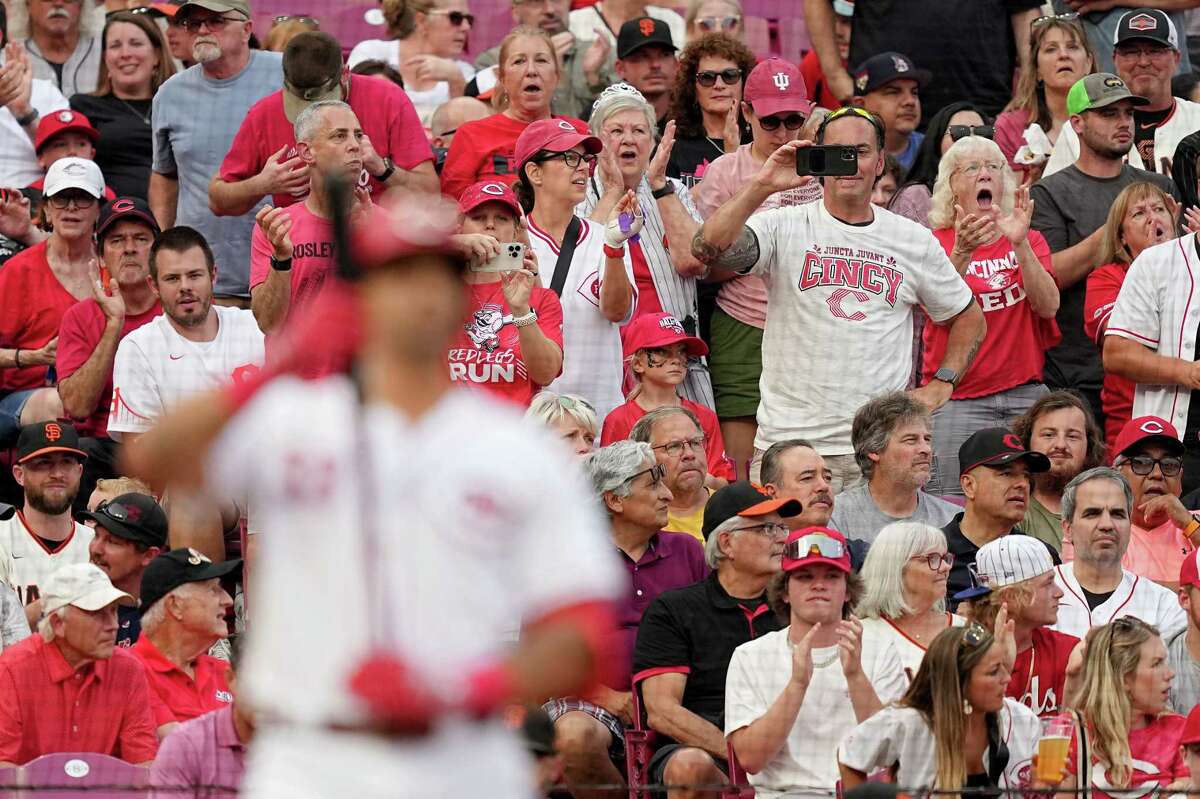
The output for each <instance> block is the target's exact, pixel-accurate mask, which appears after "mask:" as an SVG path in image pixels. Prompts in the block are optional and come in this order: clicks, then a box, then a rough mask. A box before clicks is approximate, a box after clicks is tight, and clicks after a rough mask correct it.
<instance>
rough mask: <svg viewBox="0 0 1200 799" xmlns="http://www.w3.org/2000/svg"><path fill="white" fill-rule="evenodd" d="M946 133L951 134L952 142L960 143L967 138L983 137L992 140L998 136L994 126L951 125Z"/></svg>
mask: <svg viewBox="0 0 1200 799" xmlns="http://www.w3.org/2000/svg"><path fill="white" fill-rule="evenodd" d="M946 132H947V133H949V134H950V141H958V140H959V139H963V138H966V137H967V136H982V137H983V138H985V139H990V138H992V137H993V136H994V135H996V128H995V127H993V126H992V125H951V126H950V127H948V128H946Z"/></svg>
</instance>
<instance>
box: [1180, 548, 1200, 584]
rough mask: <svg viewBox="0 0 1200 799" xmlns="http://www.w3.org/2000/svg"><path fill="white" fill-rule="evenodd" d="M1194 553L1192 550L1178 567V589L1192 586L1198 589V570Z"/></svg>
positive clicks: (1199, 578)
mask: <svg viewBox="0 0 1200 799" xmlns="http://www.w3.org/2000/svg"><path fill="white" fill-rule="evenodd" d="M1196 551H1197V550H1194V549H1193V550H1192V551H1191V552H1189V553H1188V554H1187V557H1185V558H1184V559H1183V563H1181V564H1180V566H1179V587H1180V588H1183V587H1184V586H1186V585H1194V586H1197V587H1200V568H1197V566H1196Z"/></svg>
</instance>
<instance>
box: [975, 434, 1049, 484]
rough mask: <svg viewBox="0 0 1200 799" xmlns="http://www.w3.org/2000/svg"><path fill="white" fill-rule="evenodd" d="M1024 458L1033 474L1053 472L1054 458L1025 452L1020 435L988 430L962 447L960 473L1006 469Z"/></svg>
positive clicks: (1026, 450) (1030, 451)
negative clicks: (988, 467) (1007, 465)
mask: <svg viewBox="0 0 1200 799" xmlns="http://www.w3.org/2000/svg"><path fill="white" fill-rule="evenodd" d="M1021 459H1024V460H1025V461H1026V462H1027V463H1028V464H1029V471H1031V472H1035V473H1036V472H1046V471H1049V470H1050V459H1049V458H1047V457H1046V456H1045V455H1043V454H1042V453H1040V452H1034V451H1032V450H1028V449H1025V445H1024V444H1022V443H1021V439H1020V437H1019V436H1017V434H1016V433H1014V432H1013V431H1011V430H1009V429H1008V428H1006V427H985V428H984V429H983V430H978V431H976V432H975V433H973V434H972V435H971V437H970V438H968V439H967V440H966V441H964V442H963V444H962V446H961V447H959V448H958V464H959V466H958V473H959V474H960V475H962V474H966V473H967V472H969V471H971V470H972V469H974V468H976V467H977V466H1003V465H1004V464H1006V463H1012V462H1013V461H1015V460H1021Z"/></svg>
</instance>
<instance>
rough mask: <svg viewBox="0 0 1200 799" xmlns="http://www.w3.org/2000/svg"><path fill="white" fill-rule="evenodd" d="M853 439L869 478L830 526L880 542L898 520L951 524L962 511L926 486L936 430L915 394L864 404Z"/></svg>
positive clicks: (843, 502)
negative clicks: (879, 537) (926, 490)
mask: <svg viewBox="0 0 1200 799" xmlns="http://www.w3.org/2000/svg"><path fill="white" fill-rule="evenodd" d="M850 442H851V444H852V445H853V447H854V460H855V462H856V463H857V464H858V468H859V469H860V470H861V471H862V473H863V477H864V478H866V481H867V482H866V483H864V484H861V485H858V486H855V487H854V488H850V489H847V490H846V491H843V492H842V493H840V494H838V497H837V508H836V509H835V510H834V512H833V517H832V520H831V525H830V526H832V527H833V528H834V529H835V530H838V531H840V532H842V533H844V534H845V535H846V537H847V538H856V539H860V540H863V541H867V542H870V541H874V540H875V536H877V535H879V531H880V530H882V529H883V528H884V527H887V526H888V525H889V524H892V523H893V522H923V523H925V524H928V525H932V526H933V527H945V526H946V525H947V524H949V523H950V520H951V519H953V518H954V516H955V514H957V513H958V512H959V511H960V509H959V508H958V507H957V506H955V505H952V504H950V503H949V502H947V501H946V500H944V499H941V498H940V497H935V496H933V495H932V494H929V493H926V492H925V490H924V488H925V484H926V483H928V482H929V480H930V478H931V477H932V475H933V468H934V455H933V434H932V431H931V425H930V416H929V409H928V408H927V407H926V406H925V405H924V404H922V403H921V402H918V401H917V400H915V399H913V398H912V396H911V395H909V394H907V393H905V392H903V391H893V392H891V393H889V394H884V395H882V396H880V397H876V398H875V399H873V400H871V401H870V402H868V403H866V404H865V405H863V406H862V407H861V408H859V409H858V412H857V413H855V414H854V422H853V424H852V425H851V427H850ZM763 462H764V464H765V463H766V459H765V458H764V460H763ZM764 471H765V470H764ZM764 479H765V478H764Z"/></svg>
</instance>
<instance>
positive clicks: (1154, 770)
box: [1067, 713, 1188, 799]
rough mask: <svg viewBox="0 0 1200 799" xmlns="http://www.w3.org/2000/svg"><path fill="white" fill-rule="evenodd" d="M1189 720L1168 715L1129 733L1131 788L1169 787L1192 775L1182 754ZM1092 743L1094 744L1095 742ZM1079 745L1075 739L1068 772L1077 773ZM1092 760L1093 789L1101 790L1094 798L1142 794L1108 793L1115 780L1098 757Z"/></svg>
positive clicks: (1068, 762)
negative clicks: (1182, 744)
mask: <svg viewBox="0 0 1200 799" xmlns="http://www.w3.org/2000/svg"><path fill="white" fill-rule="evenodd" d="M1185 721H1186V719H1184V717H1183V716H1180V715H1176V714H1175V713H1164V714H1163V715H1161V716H1159V717H1158V718H1156V719H1155V720H1154V721H1153V722H1151V723H1150V724H1148V725H1146V726H1145V727H1142V728H1141V729H1140V730H1130V731H1129V755H1130V757H1131V758H1132V760H1133V773H1132V774H1131V775H1130V778H1129V788H1130V789H1133V788H1137V787H1138V786H1140V785H1158V786H1160V787H1166V786H1167V785H1170V784H1171V783H1172V782H1174V781H1175V780H1177V779H1182V778H1185V777H1187V776H1188V767H1187V764H1186V763H1184V761H1183V755H1181V754H1180V753H1179V739H1180V738H1181V737H1183V725H1184V722H1185ZM1089 743H1092V742H1091V740H1089ZM1076 744H1077V741H1076V739H1075V738H1072V739H1071V753H1070V756H1069V757H1068V758H1067V773H1073V772H1074V771H1075V747H1076ZM1092 760H1093V765H1092V786H1093V788H1099V789H1101V790H1093V791H1092V796H1093V797H1099V799H1117V797H1122V796H1124V797H1129V796H1136V795H1140V794H1139V793H1137V792H1135V793H1122V792H1117V793H1116V796H1114V795H1113V794H1109V793H1105V792H1104V790H1103V789H1104V788H1111V787H1112V781H1111V780H1109V778H1108V773H1107V769H1105V768H1104V767H1103V766H1101V765H1100V764H1098V763H1096V762H1095V757H1094V756H1093V758H1092ZM1127 790H1128V789H1127Z"/></svg>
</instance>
